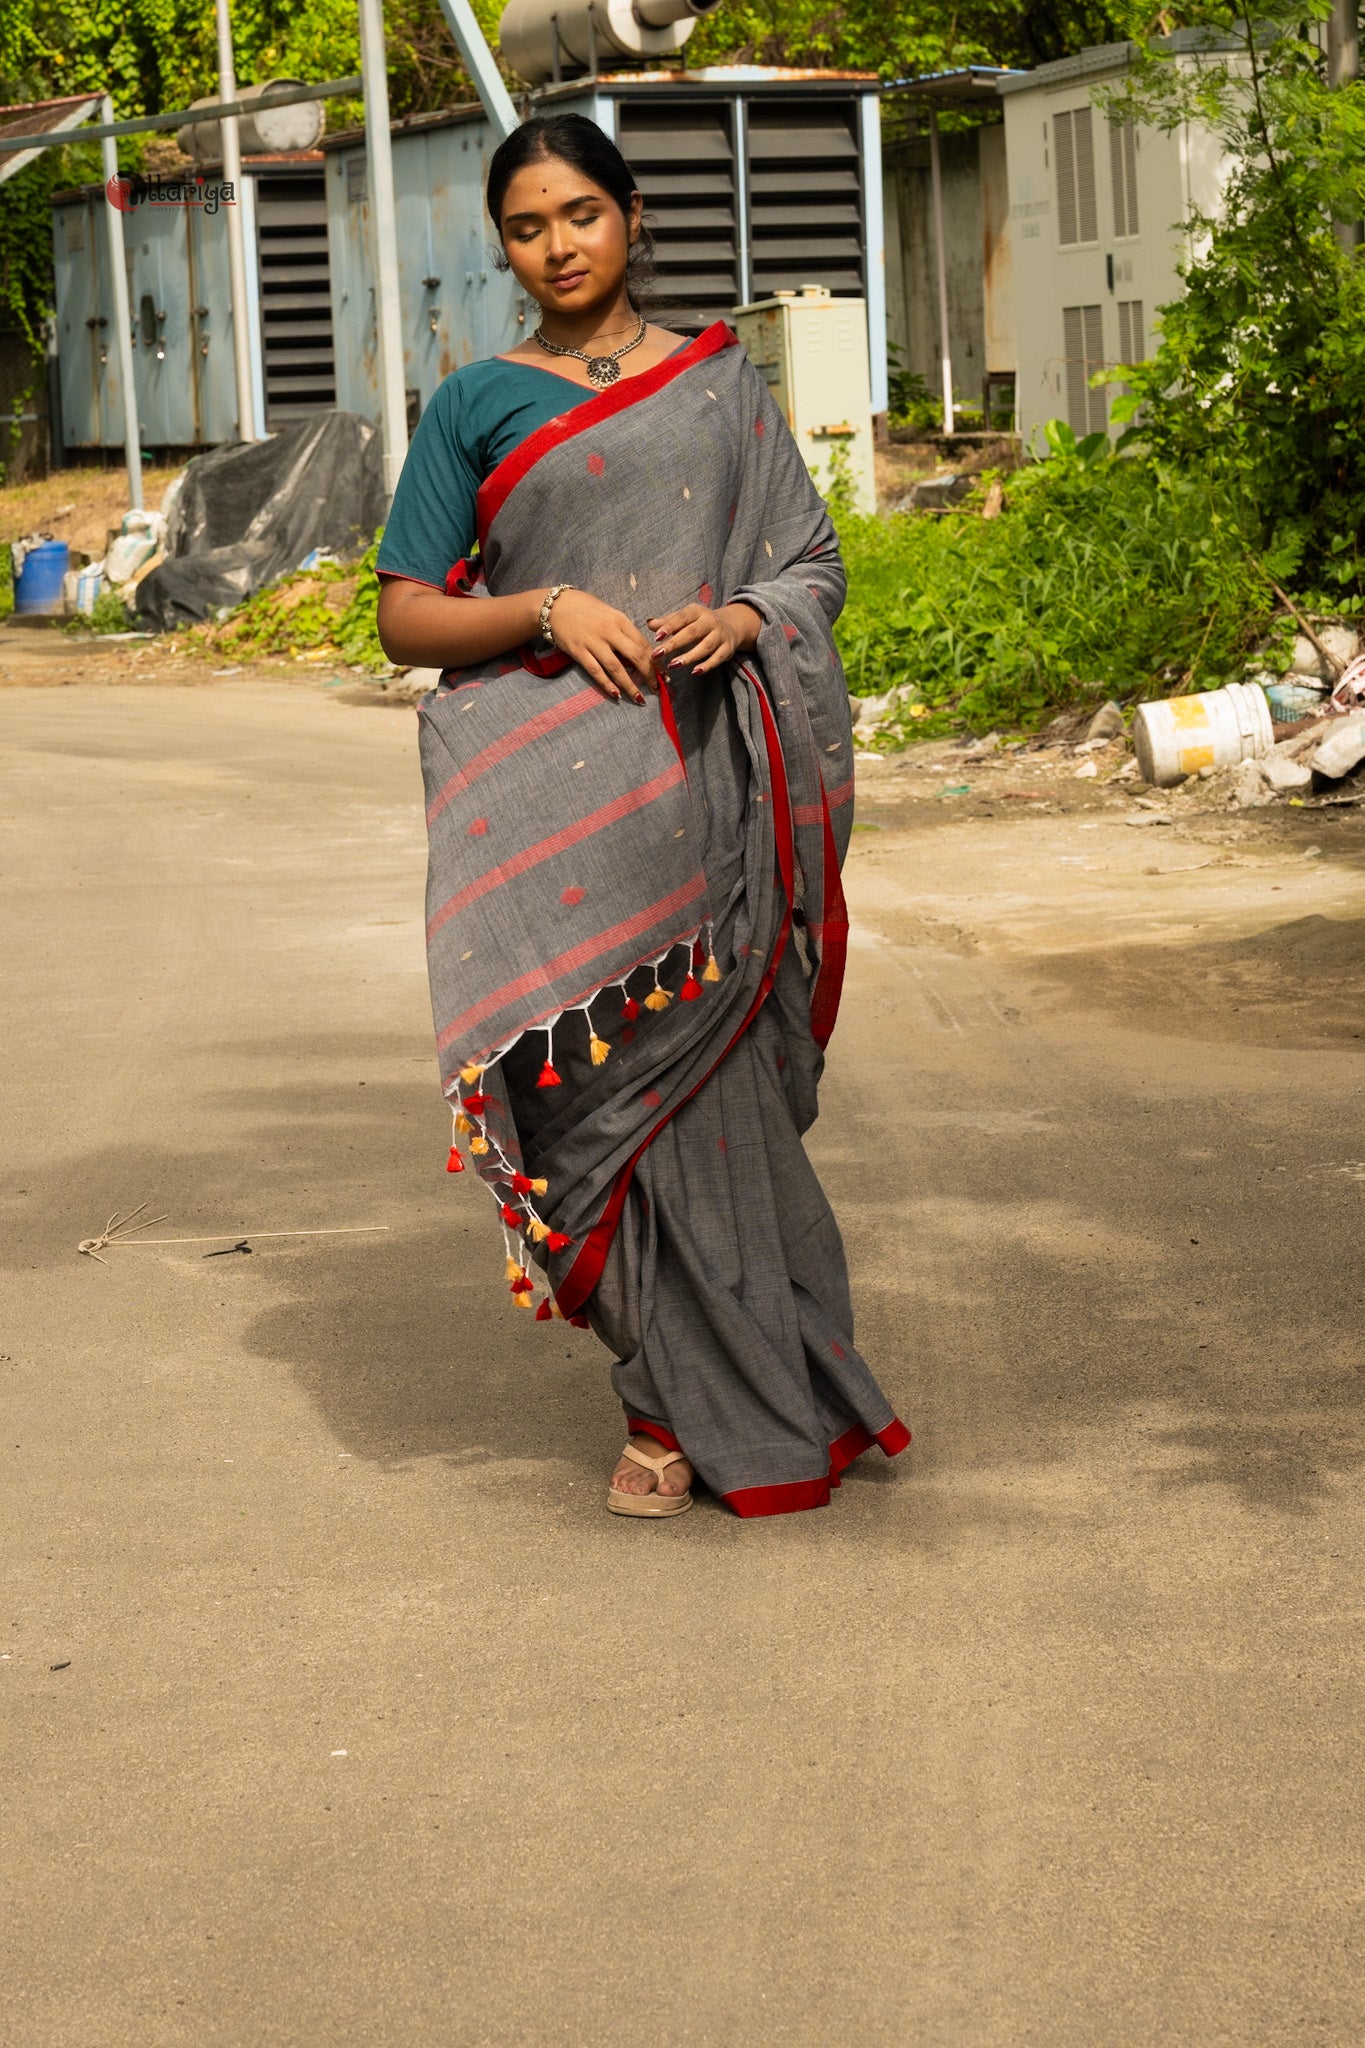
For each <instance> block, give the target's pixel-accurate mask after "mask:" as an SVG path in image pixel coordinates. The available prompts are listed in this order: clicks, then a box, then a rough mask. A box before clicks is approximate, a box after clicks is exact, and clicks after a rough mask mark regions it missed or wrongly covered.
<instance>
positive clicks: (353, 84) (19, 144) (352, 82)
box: [0, 76, 361, 156]
mask: <svg viewBox="0 0 1365 2048" xmlns="http://www.w3.org/2000/svg"><path fill="white" fill-rule="evenodd" d="M360 84H361V81H360V78H359V76H356V77H354V78H326V79H324V80H323V82H322V84H321V85H296V86H291V87H290V89H289V91H288V92H284V93H281V94H280V95H279V97H278V98H276V97H275V96H274V95H273V94H272V95H271V98H270V101H269V105H270V106H272V107H297V106H300V105H302V103H303V101H304V100H332V99H347V98H349V97H350V96H351V95H352V94H353V93H357V92H359V91H360ZM103 104H104V105H105V106H106V107H107V106H110V105H111V102H110V101H109V99H108V98H106V99H105V100H104V102H103ZM259 106H260V102H259V100H233V101H232V103H231V105H229V106H224V105H223V104H222V102H221V101H219V100H215V101H214V102H213V104H212V106H208V107H183V108H182V109H181V111H180V112H179V113H178V114H139V115H138V117H137V119H136V120H135V121H105V122H102V123H101V124H100V126H99V127H97V128H50V129H46V130H45V131H44V132H43V133H42V134H41V135H6V136H5V137H3V139H0V156H3V155H4V153H5V152H6V150H12V149H65V148H66V147H67V145H68V144H69V143H72V142H103V141H105V140H106V138H107V137H109V136H111V135H115V136H117V135H150V134H151V133H152V132H153V131H154V130H156V129H160V128H188V127H190V126H191V125H192V124H193V123H195V122H196V121H217V120H220V119H221V118H222V116H223V115H224V114H242V115H247V114H254V113H255V112H256V111H257V109H258V108H259Z"/></svg>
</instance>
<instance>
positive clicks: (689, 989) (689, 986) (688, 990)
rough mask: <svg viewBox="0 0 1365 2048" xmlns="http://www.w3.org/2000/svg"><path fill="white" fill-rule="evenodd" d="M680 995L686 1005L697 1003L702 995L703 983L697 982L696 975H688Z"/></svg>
mask: <svg viewBox="0 0 1365 2048" xmlns="http://www.w3.org/2000/svg"><path fill="white" fill-rule="evenodd" d="M678 994H679V996H680V998H681V999H682V1001H683V1002H685V1003H695V1002H696V1000H697V997H698V996H699V995H700V994H701V983H700V982H699V981H698V980H697V977H696V975H695V974H692V973H690V972H689V973H688V975H687V976H686V978H685V979H684V981H683V985H682V987H681V988H680V989H679V990H678Z"/></svg>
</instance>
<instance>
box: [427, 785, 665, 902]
mask: <svg viewBox="0 0 1365 2048" xmlns="http://www.w3.org/2000/svg"><path fill="white" fill-rule="evenodd" d="M686 779H687V778H686V776H685V774H684V772H683V766H682V763H681V761H680V762H679V763H678V765H677V767H676V768H666V769H665V770H664V772H663V774H662V775H656V776H655V777H654V779H653V781H652V782H642V783H641V784H640V787H639V788H638V789H627V790H623V791H622V793H621V795H620V796H618V797H613V799H612V801H611V802H610V803H609V804H603V805H602V807H601V809H600V810H596V811H592V812H590V813H589V815H588V816H587V817H586V818H580V819H578V821H577V822H576V823H575V824H573V825H565V826H564V828H563V829H562V831H559V832H552V833H551V834H550V836H549V837H548V838H547V839H541V840H538V841H537V842H536V844H535V845H534V846H528V847H527V848H526V849H525V851H524V852H522V853H518V854H514V855H513V857H512V859H511V860H505V861H500V862H499V863H498V865H497V867H495V868H489V870H488V872H487V874H484V875H480V876H479V878H478V880H477V881H475V882H470V883H468V884H467V885H466V886H465V887H464V888H463V889H459V890H457V891H456V893H455V894H454V895H453V896H449V897H447V899H446V901H445V902H444V903H443V904H442V905H441V907H440V909H439V910H436V911H433V913H432V915H431V917H430V919H429V920H428V923H427V938H428V939H429V940H430V939H434V938H435V936H436V934H437V932H438V931H440V929H441V927H442V925H444V924H448V923H449V922H450V919H451V918H452V917H454V916H455V915H456V913H457V912H458V911H461V910H464V909H465V908H466V907H467V906H468V905H469V904H471V903H473V902H475V901H477V899H478V898H479V897H480V896H484V895H487V893H488V892H489V890H490V889H496V888H498V887H499V886H500V885H501V884H502V883H503V882H510V881H511V880H512V878H513V876H514V875H524V874H525V873H526V870H527V869H528V868H533V867H536V866H538V865H539V863H540V862H541V861H543V860H552V859H553V858H554V856H555V854H557V853H564V852H566V851H567V850H568V848H569V847H571V846H577V845H578V843H579V842H580V840H583V839H591V838H592V836H593V834H594V833H596V832H600V831H602V830H603V829H604V828H605V827H606V826H608V825H614V824H616V823H617V822H618V820H619V819H621V818H628V817H629V816H630V815H631V813H632V812H634V811H642V810H644V808H645V806H646V805H647V804H652V803H653V802H654V801H655V800H656V799H657V798H658V797H661V796H663V795H664V793H665V792H666V791H667V790H670V789H676V788H677V786H678V784H679V783H680V782H684V781H686Z"/></svg>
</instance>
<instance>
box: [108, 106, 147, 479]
mask: <svg viewBox="0 0 1365 2048" xmlns="http://www.w3.org/2000/svg"><path fill="white" fill-rule="evenodd" d="M101 112H102V113H103V115H104V118H105V120H106V121H112V120H113V118H114V103H113V101H112V100H111V99H110V98H109V95H108V94H107V93H106V94H105V96H104V105H103V107H102V108H101ZM100 157H101V160H102V165H103V170H104V186H105V212H106V214H107V215H108V222H109V284H110V290H111V292H112V294H113V300H114V351H115V354H114V360H115V361H116V362H117V364H118V380H119V383H120V384H121V385H122V386H123V391H122V397H123V458H124V461H125V462H126V463H127V465H128V506H129V510H130V511H133V512H140V511H141V510H142V429H141V427H140V425H139V423H138V416H137V385H136V383H135V382H134V381H133V324H132V318H131V315H130V313H129V308H128V271H127V268H126V266H125V264H124V260H123V215H122V213H121V212H120V210H119V208H118V207H117V206H115V204H114V202H113V199H112V198H111V197H110V196H109V193H110V187H111V184H112V181H113V180H114V179H115V178H117V176H118V144H117V143H116V142H115V141H114V140H113V138H112V137H109V136H107V137H106V138H105V140H104V141H103V142H102V143H101V144H100Z"/></svg>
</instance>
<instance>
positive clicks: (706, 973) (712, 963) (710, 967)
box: [701, 953, 720, 981]
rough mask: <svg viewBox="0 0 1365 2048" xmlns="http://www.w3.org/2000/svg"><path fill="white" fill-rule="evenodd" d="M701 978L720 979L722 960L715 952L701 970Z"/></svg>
mask: <svg viewBox="0 0 1365 2048" xmlns="http://www.w3.org/2000/svg"><path fill="white" fill-rule="evenodd" d="M701 978H702V980H703V981H719V980H720V962H719V961H718V960H717V958H716V956H715V954H714V953H712V954H711V955H710V956H709V958H708V960H707V962H706V965H705V967H703V969H702V971H701Z"/></svg>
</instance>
